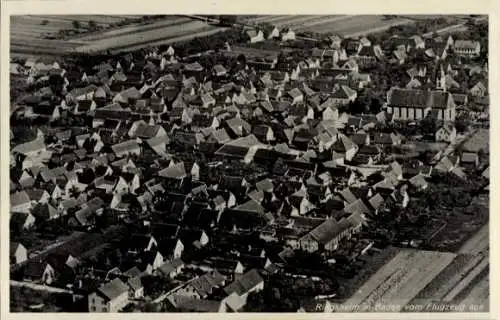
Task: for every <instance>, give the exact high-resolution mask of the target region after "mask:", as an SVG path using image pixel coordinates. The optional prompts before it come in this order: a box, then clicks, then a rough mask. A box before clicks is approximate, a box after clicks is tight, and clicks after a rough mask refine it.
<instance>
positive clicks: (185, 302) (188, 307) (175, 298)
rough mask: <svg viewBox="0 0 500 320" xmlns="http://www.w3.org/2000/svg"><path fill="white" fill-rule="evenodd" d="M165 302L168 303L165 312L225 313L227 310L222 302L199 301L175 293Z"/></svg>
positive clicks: (225, 304)
mask: <svg viewBox="0 0 500 320" xmlns="http://www.w3.org/2000/svg"><path fill="white" fill-rule="evenodd" d="M166 302H168V304H166V306H167V310H169V311H170V310H171V311H173V312H197V313H204V312H210V313H221V312H226V310H228V308H229V307H228V306H227V303H223V302H222V301H218V300H209V299H203V300H201V299H197V298H193V297H188V296H184V295H180V294H176V293H174V294H172V295H169V296H168V297H167V299H166ZM230 310H233V309H230ZM235 311H236V310H235Z"/></svg>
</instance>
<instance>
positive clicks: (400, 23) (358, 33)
mask: <svg viewBox="0 0 500 320" xmlns="http://www.w3.org/2000/svg"><path fill="white" fill-rule="evenodd" d="M413 22H414V21H412V20H409V19H406V20H400V21H396V22H393V23H390V24H386V25H382V26H380V27H376V28H370V29H366V30H363V31H359V32H354V33H350V34H344V37H346V38H353V37H359V36H363V35H367V34H372V33H377V32H381V31H385V30H387V29H389V28H391V27H395V26H399V25H403V24H409V23H413Z"/></svg>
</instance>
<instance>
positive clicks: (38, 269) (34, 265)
mask: <svg viewBox="0 0 500 320" xmlns="http://www.w3.org/2000/svg"><path fill="white" fill-rule="evenodd" d="M23 278H24V280H26V281H31V282H35V283H43V284H46V285H51V284H52V283H54V281H56V273H55V270H54V267H53V266H52V265H50V264H49V263H47V262H41V261H28V263H27V264H26V265H25V266H24V270H23Z"/></svg>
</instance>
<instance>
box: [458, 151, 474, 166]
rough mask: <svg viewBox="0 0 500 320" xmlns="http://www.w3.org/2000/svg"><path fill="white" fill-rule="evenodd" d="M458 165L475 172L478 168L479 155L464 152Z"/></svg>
mask: <svg viewBox="0 0 500 320" xmlns="http://www.w3.org/2000/svg"><path fill="white" fill-rule="evenodd" d="M460 163H461V164H462V166H463V167H465V168H467V169H470V170H476V169H477V167H478V166H479V155H478V154H477V153H474V152H464V153H462V156H461V157H460Z"/></svg>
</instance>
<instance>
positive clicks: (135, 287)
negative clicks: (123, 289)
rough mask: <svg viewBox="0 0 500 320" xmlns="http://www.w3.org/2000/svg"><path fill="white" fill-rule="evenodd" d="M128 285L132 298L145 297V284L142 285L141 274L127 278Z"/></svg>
mask: <svg viewBox="0 0 500 320" xmlns="http://www.w3.org/2000/svg"><path fill="white" fill-rule="evenodd" d="M126 284H127V286H128V288H129V298H130V299H140V298H142V297H144V286H143V285H142V282H141V279H140V278H139V276H135V277H129V278H128V279H127V283H126Z"/></svg>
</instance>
